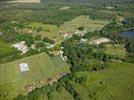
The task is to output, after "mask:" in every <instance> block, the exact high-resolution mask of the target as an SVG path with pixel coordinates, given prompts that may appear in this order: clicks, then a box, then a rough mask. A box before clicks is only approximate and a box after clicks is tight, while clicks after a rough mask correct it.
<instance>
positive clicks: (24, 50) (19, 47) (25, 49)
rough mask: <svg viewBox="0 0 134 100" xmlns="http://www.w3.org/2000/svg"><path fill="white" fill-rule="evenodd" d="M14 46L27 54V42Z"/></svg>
mask: <svg viewBox="0 0 134 100" xmlns="http://www.w3.org/2000/svg"><path fill="white" fill-rule="evenodd" d="M12 46H13V47H14V48H16V49H18V50H19V51H21V52H22V54H25V53H26V52H27V51H28V47H27V45H26V44H25V41H21V42H19V43H16V44H13V45H12Z"/></svg>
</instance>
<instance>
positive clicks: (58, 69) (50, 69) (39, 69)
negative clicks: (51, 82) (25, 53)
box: [0, 53, 69, 98]
mask: <svg viewBox="0 0 134 100" xmlns="http://www.w3.org/2000/svg"><path fill="white" fill-rule="evenodd" d="M20 63H28V65H29V69H30V71H29V72H21V71H20V67H19V64H20ZM66 72H69V67H68V65H67V64H66V63H65V62H64V61H62V60H61V58H60V57H58V56H57V57H50V56H48V55H47V54H46V53H41V54H38V55H34V56H30V57H27V58H22V59H20V60H16V61H13V62H9V63H6V64H1V65H0V81H1V82H0V94H1V93H2V94H4V93H5V94H7V93H9V98H12V97H14V96H16V95H17V94H18V93H26V92H27V91H28V89H27V88H26V86H28V85H30V86H31V88H32V89H34V88H35V87H39V86H42V85H44V84H47V79H48V78H52V77H55V76H57V75H60V74H61V73H66ZM3 91H4V92H3Z"/></svg>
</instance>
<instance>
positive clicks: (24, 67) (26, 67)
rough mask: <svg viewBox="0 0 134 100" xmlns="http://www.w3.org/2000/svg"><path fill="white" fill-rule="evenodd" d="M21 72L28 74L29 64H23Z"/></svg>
mask: <svg viewBox="0 0 134 100" xmlns="http://www.w3.org/2000/svg"><path fill="white" fill-rule="evenodd" d="M20 70H21V72H27V71H29V66H28V64H27V63H21V64H20Z"/></svg>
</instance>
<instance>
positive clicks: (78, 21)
mask: <svg viewBox="0 0 134 100" xmlns="http://www.w3.org/2000/svg"><path fill="white" fill-rule="evenodd" d="M106 24H108V21H105V20H91V19H90V18H89V16H84V15H82V16H78V17H76V18H75V19H73V20H71V21H68V22H65V23H64V24H63V25H61V27H60V30H61V31H63V32H74V31H76V30H77V28H78V27H80V26H84V27H85V30H86V31H88V32H89V31H94V30H100V29H102V28H103V26H105V25H106Z"/></svg>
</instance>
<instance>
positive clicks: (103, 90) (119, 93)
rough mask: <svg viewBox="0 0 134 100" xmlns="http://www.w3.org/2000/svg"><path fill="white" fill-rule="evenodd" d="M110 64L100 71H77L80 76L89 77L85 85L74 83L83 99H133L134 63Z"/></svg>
mask: <svg viewBox="0 0 134 100" xmlns="http://www.w3.org/2000/svg"><path fill="white" fill-rule="evenodd" d="M108 66H109V67H108V68H107V69H105V70H103V71H99V72H78V73H77V76H78V77H81V76H83V75H85V76H87V77H88V79H87V82H86V83H85V84H83V85H80V84H77V83H73V84H75V88H76V91H77V92H78V93H79V94H80V96H81V97H82V99H83V100H90V99H91V98H92V99H93V100H94V99H97V100H133V97H134V92H133V90H134V87H133V85H134V80H133V77H134V64H128V63H110V64H109V65H108ZM100 82H102V84H101V83H100ZM89 93H90V96H89Z"/></svg>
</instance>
